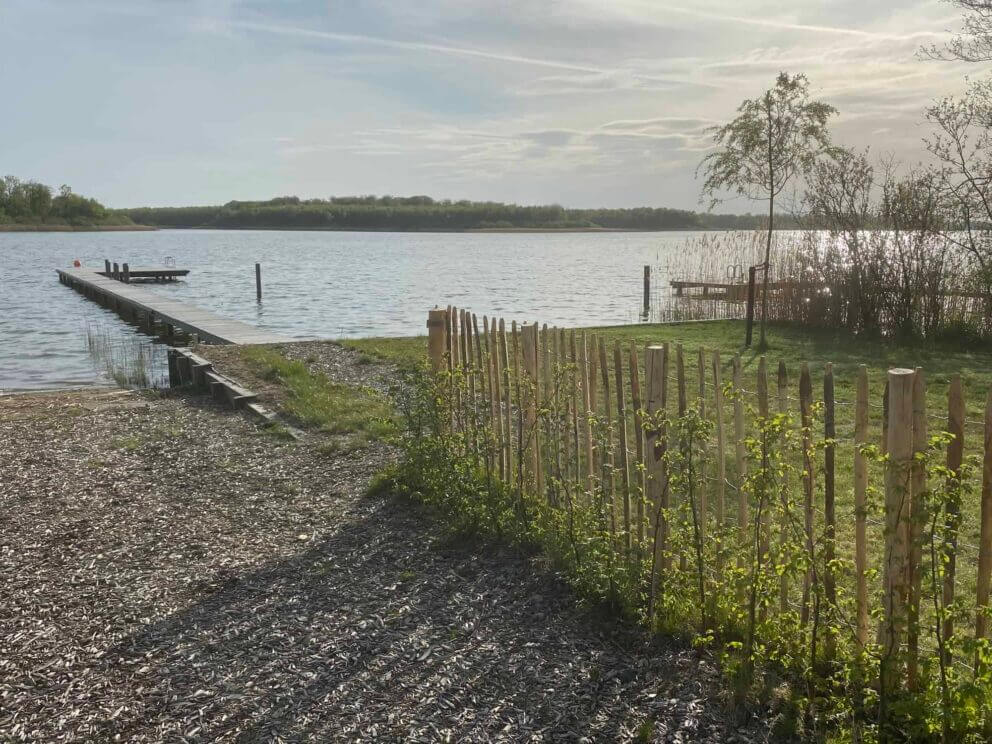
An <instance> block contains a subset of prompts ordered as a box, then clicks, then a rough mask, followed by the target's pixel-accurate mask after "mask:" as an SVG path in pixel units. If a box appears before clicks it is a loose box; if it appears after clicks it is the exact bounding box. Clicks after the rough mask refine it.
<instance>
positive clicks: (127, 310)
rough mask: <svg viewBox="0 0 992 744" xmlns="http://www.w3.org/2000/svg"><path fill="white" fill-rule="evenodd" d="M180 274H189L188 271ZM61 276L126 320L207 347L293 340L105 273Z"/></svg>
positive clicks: (79, 271) (84, 271)
mask: <svg viewBox="0 0 992 744" xmlns="http://www.w3.org/2000/svg"><path fill="white" fill-rule="evenodd" d="M153 270H154V269H153ZM169 270H171V271H177V270H176V269H171V268H170V269H169ZM178 271H184V272H186V273H189V270H188V269H179V270H178ZM58 274H59V281H60V282H62V283H63V284H65V285H66V286H69V287H72V288H73V289H75V290H77V291H79V292H81V293H82V294H84V295H86V296H87V297H89V298H90V299H92V300H95V301H97V302H100V303H101V304H103V305H105V306H107V307H109V308H112V309H114V310H116V311H117V312H118V313H119V314H120V315H121V316H123V317H124V318H129V319H131V320H135V321H139V322H140V321H144V323H145V324H146V325H147V326H148V327H154V324H155V323H156V322H159V323H164V324H165V325H166V326H167V327H168V330H169V335H172V332H173V331H174V329H177V328H178V329H180V330H182V331H185V332H186V333H188V334H190V335H195V336H197V337H198V338H199V339H200V341H202V342H204V343H208V344H277V343H285V342H287V341H289V340H290V339H288V338H286V337H283V336H280V335H278V334H275V333H270V332H268V331H263V330H261V329H259V328H255V327H254V326H250V325H248V324H247V323H242V322H241V321H240V320H229V319H227V318H222V317H221V316H219V315H216V314H214V313H212V312H210V311H209V310H204V309H202V308H199V307H196V306H194V305H190V304H189V303H186V302H181V301H179V300H174V299H172V298H170V297H163V296H162V295H160V294H156V293H155V292H153V291H152V290H150V289H146V288H145V287H142V286H135V285H134V284H127V283H124V282H123V281H118V280H116V279H113V278H109V277H107V276H104V272H99V271H94V270H92V269H83V268H75V269H58ZM184 276H185V274H184Z"/></svg>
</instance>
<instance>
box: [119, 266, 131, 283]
mask: <svg viewBox="0 0 992 744" xmlns="http://www.w3.org/2000/svg"><path fill="white" fill-rule="evenodd" d="M121 281H123V282H124V283H125V284H130V283H131V269H130V267H129V266H128V265H127V264H124V265H123V266H121Z"/></svg>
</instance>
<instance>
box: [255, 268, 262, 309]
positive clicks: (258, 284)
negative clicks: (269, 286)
mask: <svg viewBox="0 0 992 744" xmlns="http://www.w3.org/2000/svg"><path fill="white" fill-rule="evenodd" d="M255 301H256V302H261V301H262V264H260V263H256V264H255Z"/></svg>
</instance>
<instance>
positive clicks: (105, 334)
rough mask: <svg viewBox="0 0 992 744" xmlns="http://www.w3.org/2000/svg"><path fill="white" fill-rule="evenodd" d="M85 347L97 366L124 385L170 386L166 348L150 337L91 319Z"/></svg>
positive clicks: (144, 386) (134, 386)
mask: <svg viewBox="0 0 992 744" xmlns="http://www.w3.org/2000/svg"><path fill="white" fill-rule="evenodd" d="M85 335H86V349H87V351H88V352H89V354H90V357H91V358H92V359H93V362H94V364H95V365H96V367H97V368H98V369H101V370H103V371H104V372H105V373H106V374H107V376H108V377H110V378H111V379H112V380H114V382H116V383H117V384H118V385H120V386H121V387H123V388H130V389H145V388H165V387H168V386H169V373H168V369H169V361H168V355H167V353H166V347H165V346H163V345H161V344H156V343H154V342H153V341H152V340H151V339H148V338H144V337H142V336H136V335H134V334H130V333H122V332H120V331H119V330H117V329H115V328H111V327H109V326H106V325H103V324H100V323H93V322H88V323H87V324H86V327H85Z"/></svg>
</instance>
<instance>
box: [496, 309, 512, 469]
mask: <svg viewBox="0 0 992 744" xmlns="http://www.w3.org/2000/svg"><path fill="white" fill-rule="evenodd" d="M496 345H497V346H498V347H499V348H498V350H497V353H498V355H499V370H498V377H500V378H502V382H503V391H502V396H501V400H502V401H503V402H504V403H505V405H504V407H503V412H502V414H503V460H504V461H505V462H506V482H507V483H509V484H512V483H513V425H512V411H513V405H512V403H513V391H512V390H511V389H510V354H509V348H508V347H507V345H506V322H505V321H504V320H503V319H502V318H500V319H499V331H498V332H497V335H496Z"/></svg>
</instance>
